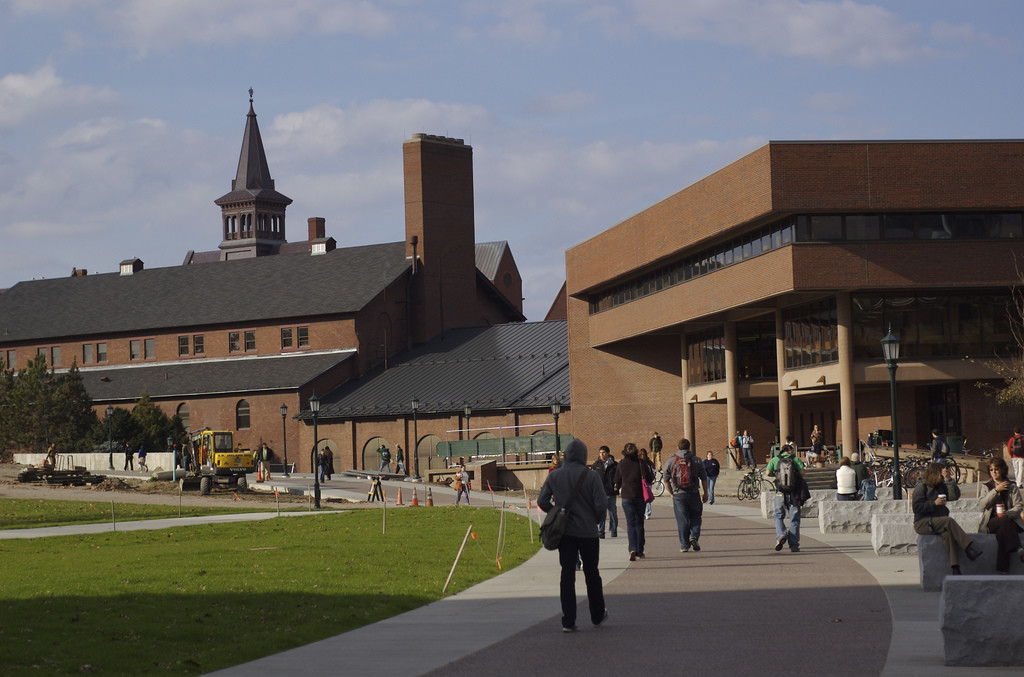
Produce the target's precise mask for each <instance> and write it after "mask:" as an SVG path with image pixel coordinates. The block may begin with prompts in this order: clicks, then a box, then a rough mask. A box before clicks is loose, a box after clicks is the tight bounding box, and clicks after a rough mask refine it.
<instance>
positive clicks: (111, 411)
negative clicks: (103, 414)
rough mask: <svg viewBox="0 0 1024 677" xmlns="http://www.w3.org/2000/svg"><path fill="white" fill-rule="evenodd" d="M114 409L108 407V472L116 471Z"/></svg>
mask: <svg viewBox="0 0 1024 677" xmlns="http://www.w3.org/2000/svg"><path fill="white" fill-rule="evenodd" d="M113 416H114V407H112V406H111V405H109V404H108V405H107V470H113V469H114V433H113V428H112V425H113V421H112V420H111V419H112V418H113Z"/></svg>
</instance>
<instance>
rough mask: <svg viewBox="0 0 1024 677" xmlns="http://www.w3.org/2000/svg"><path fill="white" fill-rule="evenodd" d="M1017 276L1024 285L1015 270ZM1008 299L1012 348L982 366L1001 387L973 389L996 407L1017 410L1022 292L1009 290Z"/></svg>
mask: <svg viewBox="0 0 1024 677" xmlns="http://www.w3.org/2000/svg"><path fill="white" fill-rule="evenodd" d="M1017 275H1018V277H1020V278H1021V283H1022V284H1024V274H1022V273H1021V271H1020V269H1019V268H1018V270H1017ZM1010 298H1011V302H1010V303H1009V304H1008V306H1007V309H1006V314H1007V323H1008V324H1009V327H1010V336H1011V338H1012V345H1013V348H1012V350H1011V353H1010V354H1008V355H1001V356H999V357H997V358H995V359H991V360H985V361H984V363H983V364H984V365H985V366H986V367H988V368H989V369H991V370H992V371H994V372H995V373H996V374H997V375H998V376H999V378H1000V379H1002V385H1001V386H994V385H993V384H992V383H991V382H988V381H981V382H978V383H976V384H975V385H977V386H978V387H979V388H981V389H982V390H985V391H986V392H988V394H989V395H991V396H992V397H994V398H995V400H996V402H998V403H999V404H1009V405H1013V406H1017V407H1020V406H1024V288H1022V287H1013V289H1012V290H1011V291H1010Z"/></svg>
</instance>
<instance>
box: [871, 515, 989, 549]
mask: <svg viewBox="0 0 1024 677" xmlns="http://www.w3.org/2000/svg"><path fill="white" fill-rule="evenodd" d="M949 516H950V517H952V518H953V519H954V520H955V521H956V523H957V524H959V525H960V527H961V528H963V530H964V531H966V532H967V533H971V532H973V531H976V530H977V529H978V525H979V523H980V522H981V512H954V513H950V515H949ZM917 536H918V534H917V532H916V531H914V515H913V514H911V513H875V514H874V515H871V547H872V549H873V550H874V551H875V554H876V555H881V556H886V555H916V554H917Z"/></svg>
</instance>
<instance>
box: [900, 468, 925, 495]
mask: <svg viewBox="0 0 1024 677" xmlns="http://www.w3.org/2000/svg"><path fill="white" fill-rule="evenodd" d="M922 479H924V468H922V467H921V466H915V467H913V468H911V469H910V470H908V471H907V472H906V474H904V475H903V486H904V487H906V488H907V489H913V488H914V487H916V486H917V483H918V482H920V481H921V480H922Z"/></svg>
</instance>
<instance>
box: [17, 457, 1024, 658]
mask: <svg viewBox="0 0 1024 677" xmlns="http://www.w3.org/2000/svg"><path fill="white" fill-rule="evenodd" d="M339 477H340V476H335V479H334V480H332V481H331V482H328V483H327V485H325V487H324V488H323V495H324V499H325V500H328V499H332V498H350V499H356V500H362V499H365V498H366V488H365V487H366V484H367V483H366V482H365V480H364V481H361V482H360V481H356V480H339ZM309 481H310V479H309V477H302V476H299V477H293V478H292V479H291V480H283V479H281V480H278V479H275V481H274V482H272V483H265V485H254V487H253V488H254V489H270V488H272V487H276V489H277V490H292V491H301V490H302V488H303V487H304V485H305V484H307V483H309ZM386 485H387V491H388V496H389V498H393V494H394V493H395V492H396V489H397V486H399V483H386ZM402 486H403V493H404V494H405V496H404V499H405V502H406V503H408V501H409V500H410V499H411V494H410V493H408V492H409V485H408V484H404V485H402ZM433 489H434V490H433V494H434V500H435V503H437V504H440V503H447V502H449V501H451V502H454V492H451V490H448V489H445V488H433ZM422 490H423V487H422V486H421V487H420V492H421V493H420V501H421V502H423V501H424V499H423V494H422ZM473 499H474V503H475V504H477V505H490V504H491V498H490V496H489V495H488V494H486V493H481V492H476V493H474V495H473ZM506 500H509V501H510V502H516V501H515V500H514V499H506ZM500 502H501V499H497V503H498V504H499V505H500ZM524 502H525V501H519V502H518V503H519V504H520V505H521V504H522V503H524ZM376 505H379V504H376ZM520 509H521V508H520ZM271 515H273V513H272V514H271ZM266 516H267V515H266V514H262V515H259V517H261V518H265V517H266ZM620 517H621V510H620ZM169 521H170V522H173V523H175V524H177V525H180V524H181V520H169ZM142 524H145V523H142ZM646 524H647V532H648V545H647V553H648V556H647V558H646V559H644V560H639V561H637V562H632V563H630V562H629V561H628V560H627V557H626V541H625V538H618V539H607V540H605V541H602V551H601V557H602V564H601V573H602V577H603V579H604V583H605V593H606V602H607V606H608V609H609V613H610V617H609V619H608V621H607V622H606V624H604V625H602V626H600V627H598V628H594V627H593V626H590V625H589V623H587V622H586V620H587V618H586V613H585V612H581V613H580V623H579V626H580V630H579V631H578V632H576V633H573V634H564V633H562V632H561V631H560V622H559V619H560V613H559V603H558V575H559V572H558V562H557V555H556V554H555V553H551V552H547V551H544V550H542V551H541V552H539V553H538V554H537V555H536V556H535V557H533V558H532V559H530V560H529V561H528V562H526V563H525V564H523V565H521V566H519V567H517V568H515V569H513V570H511V571H508V572H505V573H503V574H502V575H500V576H498V577H496V578H493V579H491V580H489V581H486V582H484V583H481V584H479V585H477V586H474V587H473V588H471V589H469V590H465V591H463V592H461V593H459V594H457V595H453V596H451V597H448V598H445V599H443V600H440V601H438V602H435V603H433V604H430V605H427V606H425V607H422V608H420V609H416V610H413V611H410V612H408V613H405V614H401V615H399V616H395V617H393V618H390V619H387V620H384V621H381V622H379V623H375V624H373V625H370V626H366V627H363V628H360V629H357V630H353V631H351V632H348V633H345V634H342V635H338V636H336V637H332V638H328V639H325V640H322V641H319V642H315V643H313V644H310V645H307V646H304V647H300V648H297V649H293V650H290V651H286V652H283V653H279V654H274V655H271V656H267V657H265V658H262V659H259V660H256V661H252V662H250V663H246V664H243V665H239V666H235V667H233V668H229V669H226V670H222V671H219V672H216V673H213V674H215V675H224V676H235V675H237V676H242V675H246V676H250V675H280V674H288V675H318V676H319V675H323V674H332V673H335V672H338V671H339V670H343V671H344V672H345V673H346V674H358V675H402V677H409V676H411V675H431V676H441V675H460V676H461V675H465V674H488V675H517V676H520V675H524V674H527V675H528V674H531V673H532V674H560V675H584V674H585V675H593V674H595V673H596V674H631V673H634V672H640V671H643V672H645V673H646V672H649V673H651V674H658V673H659V672H662V671H670V672H669V674H679V673H680V672H684V671H690V670H693V671H696V673H697V674H701V675H735V674H741V673H743V672H749V671H750V670H751V669H755V670H757V671H758V672H759V673H761V674H768V675H773V674H779V675H791V674H828V675H858V676H860V675H871V674H878V675H884V676H886V677H890V676H891V677H897V676H899V677H904V676H908V677H915V676H918V675H920V676H921V677H925V676H927V677H934V676H935V675H939V676H941V675H971V676H972V677H973V675H989V674H991V675H997V674H1007V675H1009V674H1014V675H1016V674H1020V669H1019V668H984V669H979V668H950V667H946V666H945V665H944V664H943V661H942V655H943V650H942V635H941V631H940V629H939V621H938V605H939V593H937V592H931V593H929V592H922V591H921V590H920V587H919V573H918V564H917V558H916V557H878V556H876V555H875V554H874V552H873V551H872V549H871V546H870V536H869V535H867V534H848V535H842V534H836V535H821V534H819V533H818V528H817V521H816V520H813V519H811V520H806V519H805V520H804V523H803V529H802V531H803V534H802V543H801V552H800V553H790V552H789V551H788V550H783V551H782V552H778V553H777V552H775V551H774V549H773V545H774V530H773V527H772V525H771V523H770V522H769V521H767V520H765V519H763V518H762V517H761V516H760V510H759V506H757V505H752V504H750V503H747V502H738V501H735V500H730V499H719V500H718V501H717V502H716V504H715V505H714V506H707V507H706V509H705V520H704V533H703V536H702V538H701V544H702V546H703V547H702V550H701V552H699V553H695V552H689V553H680V552H679V544H678V540H677V538H676V531H675V521H674V519H673V518H672V511H671V503H670V501H668V500H666V499H664V498H663V499H659V500H658V501H657V502H656V503H655V514H654V517H653V518H652V519H651V520H649V521H648V522H647V523H646ZM104 526H106V528H107V529H109V528H110V525H104ZM155 526H156V525H155V524H152V523H150V525H149V528H153V527H155ZM120 527H122V525H119V528H120ZM75 528H80V527H75ZM63 529H71V527H66V528H63ZM19 531H22V532H27V531H42V530H19ZM624 531H625V530H624V529H622V530H621V531H620V534H622V535H624ZM64 533H66V531H65V532H64ZM577 589H578V595H579V599H580V600H581V602H583V601H584V600H585V591H584V589H583V584H582V576H580V577H579V581H578V585H577ZM782 645H788V646H789V647H790V648H789V649H788V650H786V651H783V650H782V649H781V648H780V646H782Z"/></svg>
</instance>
